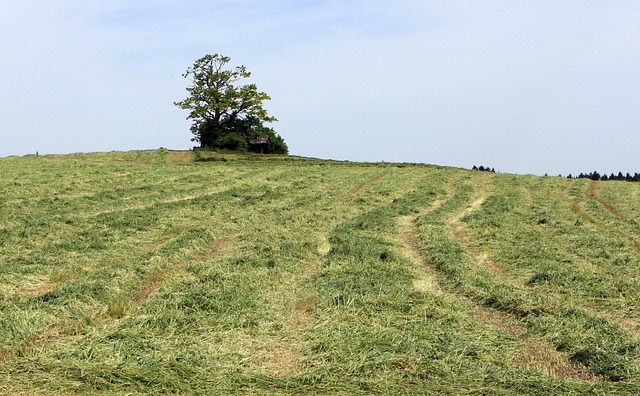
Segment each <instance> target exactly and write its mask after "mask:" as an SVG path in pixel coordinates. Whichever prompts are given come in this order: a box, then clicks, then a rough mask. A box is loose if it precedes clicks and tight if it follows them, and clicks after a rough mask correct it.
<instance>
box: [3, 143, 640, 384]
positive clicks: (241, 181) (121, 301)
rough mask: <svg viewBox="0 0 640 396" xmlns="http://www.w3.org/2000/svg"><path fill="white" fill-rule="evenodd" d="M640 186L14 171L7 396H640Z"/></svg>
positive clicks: (401, 167) (361, 174) (279, 160)
mask: <svg viewBox="0 0 640 396" xmlns="http://www.w3.org/2000/svg"><path fill="white" fill-rule="evenodd" d="M639 193H640V187H638V186H637V185H636V184H633V183H625V182H598V183H592V182H591V181H588V180H567V179H562V178H549V177H544V178H540V177H530V176H514V175H500V174H497V175H496V174H486V173H484V172H471V171H465V170H461V169H453V168H443V167H436V166H427V165H412V164H385V163H380V164H366V163H346V162H335V161H321V160H314V159H305V158H297V157H286V156H259V155H239V154H234V153H213V152H197V153H193V152H170V151H168V150H156V151H139V152H127V153H119V152H114V153H94V154H73V155H66V156H53V155H52V156H37V157H36V156H26V157H9V158H3V159H0V393H2V394H70V395H73V394H96V395H98V394H477V395H522V394H533V395H535V394H539V395H549V394H559V395H560V394H569V393H574V394H602V395H605V394H606V395H609V394H620V395H623V394H638V393H640V381H639V380H638V379H639V378H640V343H639V335H640V322H639V320H640V308H639V307H640V305H639V304H638V302H639V301H640V288H639V287H638V286H640V285H639V283H640V240H639V238H640V237H639V235H640V225H639V221H640V219H639V217H640V200H639V199H638V198H639Z"/></svg>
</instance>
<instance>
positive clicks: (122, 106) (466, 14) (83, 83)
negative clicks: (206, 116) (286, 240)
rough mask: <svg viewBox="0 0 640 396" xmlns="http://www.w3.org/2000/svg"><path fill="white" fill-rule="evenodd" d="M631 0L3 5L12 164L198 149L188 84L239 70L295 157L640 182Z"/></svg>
mask: <svg viewBox="0 0 640 396" xmlns="http://www.w3.org/2000/svg"><path fill="white" fill-rule="evenodd" d="M638 21H640V3H639V2H638V1H636V0H628V1H625V0H612V1H602V0H598V1H589V0H563V1H557V0H523V1H511V0H487V1H472V0H466V1H464V0H447V1H429V0H423V1H418V0H397V1H393V2H390V1H374V0H371V1H365V0H351V1H348V2H346V1H338V0H335V1H330V0H327V1H321V0H315V1H312V0H310V1H295V2H294V1H284V0H282V1H275V0H274V1H257V0H228V1H215V0H214V1H204V0H200V1H199V0H182V1H168V0H159V1H150V0H147V1H145V0H138V1H124V0H108V1H107V0H66V1H62V0H60V1H48V0H47V1H45V0H23V1H17V0H16V1H7V2H5V4H3V12H2V14H1V15H0V51H1V53H2V62H0V87H2V88H1V89H0V103H1V104H2V106H0V120H1V122H0V156H8V155H24V154H29V153H35V152H36V151H38V152H39V153H41V154H49V153H71V152H91V151H112V150H134V149H149V148H158V147H167V148H174V149H186V148H190V147H192V146H193V144H194V143H193V142H191V141H190V138H191V134H190V132H189V126H190V123H189V122H188V121H187V120H186V119H185V117H186V116H187V113H186V112H185V111H182V110H180V109H178V108H176V107H175V106H173V104H172V103H173V102H174V101H177V100H181V99H183V98H184V97H185V95H186V91H185V88H186V86H187V83H188V81H187V80H185V79H183V78H182V77H181V74H182V73H183V72H184V71H185V69H186V68H187V67H188V66H190V65H191V64H193V62H194V61H195V60H196V59H197V58H199V57H201V56H203V55H205V54H207V53H209V54H213V53H220V54H223V55H226V56H229V57H231V59H232V63H233V64H234V65H237V64H243V65H245V66H246V67H247V69H248V70H249V71H251V72H252V73H253V76H252V82H255V83H256V84H257V85H258V88H259V89H260V90H262V91H265V92H267V93H268V94H269V95H271V97H272V100H271V101H270V102H268V103H267V104H266V107H267V108H268V109H269V111H270V113H271V114H272V115H274V116H276V117H277V118H278V119H279V120H280V121H279V122H278V123H275V124H273V125H272V126H273V127H274V128H275V129H276V131H277V132H278V133H280V134H281V135H282V136H283V137H284V138H285V140H286V142H287V143H288V144H289V148H290V151H291V153H292V154H295V155H302V156H310V157H318V158H327V159H340V160H352V161H388V162H420V163H431V164H438V165H449V166H459V167H467V168H468V167H471V166H472V165H474V164H477V165H487V166H491V167H494V168H496V170H498V171H502V172H513V173H533V174H544V173H549V174H559V173H562V174H567V173H574V174H575V173H579V172H583V171H584V172H588V171H593V170H598V171H600V172H607V173H609V172H613V171H615V172H618V171H623V172H627V171H628V172H640V161H639V160H638V158H639V156H638V154H637V151H638V147H639V146H640V133H639V132H640V72H639V71H640V51H639V50H638V49H639V48H640V24H639V23H638Z"/></svg>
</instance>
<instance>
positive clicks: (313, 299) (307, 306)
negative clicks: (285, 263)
mask: <svg viewBox="0 0 640 396" xmlns="http://www.w3.org/2000/svg"><path fill="white" fill-rule="evenodd" d="M385 176H387V173H386V172H384V173H380V174H378V175H376V176H374V177H372V178H370V179H369V180H367V181H364V182H361V183H358V184H356V185H355V186H354V187H353V188H351V189H350V190H349V192H348V193H346V194H344V195H342V196H341V197H339V198H337V199H336V200H335V201H333V202H332V203H328V204H323V205H320V206H316V207H314V208H313V209H312V210H314V211H315V210H319V209H328V208H330V207H331V206H332V205H335V204H336V203H338V202H343V201H345V200H347V199H348V198H349V197H351V196H354V195H357V194H358V193H360V191H361V190H362V189H363V188H365V187H366V186H367V185H369V184H371V183H374V182H376V181H378V180H380V179H381V178H383V177H385ZM335 185H336V184H335V183H334V184H332V185H330V186H328V187H327V188H326V190H330V189H332V188H333V187H334V186H335ZM342 221H344V219H342V220H340V221H335V222H334V223H333V224H331V225H330V226H329V227H328V228H327V231H326V232H324V233H321V234H320V235H319V236H318V237H317V241H316V245H317V249H316V253H317V257H315V258H314V259H312V260H310V261H308V262H307V263H305V264H304V266H303V268H302V274H301V275H300V278H299V280H298V281H297V282H296V284H295V286H294V287H293V292H294V293H295V294H296V296H295V298H294V300H293V301H292V303H291V307H290V310H289V311H290V312H291V318H290V319H289V323H288V325H287V327H288V330H289V331H290V332H291V334H292V336H291V339H290V340H288V341H289V342H288V343H282V342H280V343H278V345H276V346H274V347H273V348H271V350H270V353H269V357H268V358H267V359H266V363H267V366H268V367H269V369H267V370H266V373H267V374H269V375H273V376H276V377H283V376H287V375H291V374H293V373H295V372H296V370H298V369H299V367H300V361H301V359H302V357H303V355H304V352H303V350H304V344H305V342H304V341H302V340H299V339H298V336H297V335H299V334H301V333H302V332H304V330H305V329H307V328H308V327H309V326H311V324H312V322H313V310H314V309H315V308H316V306H317V304H318V301H317V299H318V296H317V295H316V294H315V292H314V291H310V290H308V287H307V285H305V284H306V283H307V282H308V281H309V279H311V278H312V277H313V276H315V275H316V274H317V273H318V269H319V267H320V264H321V263H322V261H323V260H324V259H325V257H326V256H327V254H329V252H330V251H331V244H330V242H329V236H330V235H331V234H332V232H333V231H334V230H335V229H336V227H337V225H338V224H340V223H341V222H342Z"/></svg>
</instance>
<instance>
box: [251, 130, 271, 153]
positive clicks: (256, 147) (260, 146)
mask: <svg viewBox="0 0 640 396" xmlns="http://www.w3.org/2000/svg"><path fill="white" fill-rule="evenodd" d="M268 141H269V135H260V136H258V137H255V138H253V139H249V150H251V151H253V152H254V153H260V154H264V152H265V151H266V149H267V142H268Z"/></svg>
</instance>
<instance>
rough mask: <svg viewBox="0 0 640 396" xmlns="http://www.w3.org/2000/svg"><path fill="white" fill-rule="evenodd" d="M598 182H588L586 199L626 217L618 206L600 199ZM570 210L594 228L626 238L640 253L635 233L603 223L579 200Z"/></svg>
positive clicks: (639, 241) (620, 217)
mask: <svg viewBox="0 0 640 396" xmlns="http://www.w3.org/2000/svg"><path fill="white" fill-rule="evenodd" d="M599 183H600V182H599V181H597V180H593V181H592V182H591V184H589V189H588V190H587V192H586V194H585V196H586V198H587V199H588V200H591V201H594V202H597V203H599V204H600V205H601V206H602V207H603V208H604V209H605V210H606V211H607V212H609V213H610V214H612V215H613V216H615V217H616V218H619V219H626V216H625V214H624V213H622V212H621V211H620V210H619V209H618V208H616V207H615V206H614V205H613V204H612V203H611V202H609V201H607V200H605V199H602V198H600V197H599V196H598V187H599ZM571 210H572V211H573V212H574V213H575V214H576V215H577V216H578V217H579V218H581V219H583V220H584V221H586V222H587V223H589V224H591V225H592V226H593V227H595V228H596V229H601V230H606V231H609V232H613V233H615V234H618V235H620V236H622V237H624V238H625V239H627V240H628V241H630V242H631V243H632V244H633V248H634V250H635V251H636V253H640V239H639V238H638V237H637V236H636V235H633V234H631V233H630V232H628V231H626V230H623V229H621V228H619V227H614V226H611V225H609V224H605V223H603V222H602V221H600V220H597V219H595V218H594V217H593V216H591V215H590V214H589V213H588V212H587V211H586V210H585V209H584V207H583V205H581V202H580V201H579V200H576V201H574V202H573V204H572V205H571Z"/></svg>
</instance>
